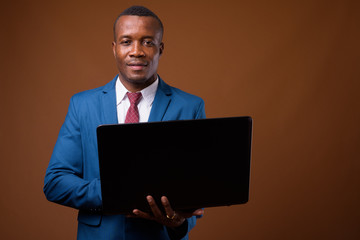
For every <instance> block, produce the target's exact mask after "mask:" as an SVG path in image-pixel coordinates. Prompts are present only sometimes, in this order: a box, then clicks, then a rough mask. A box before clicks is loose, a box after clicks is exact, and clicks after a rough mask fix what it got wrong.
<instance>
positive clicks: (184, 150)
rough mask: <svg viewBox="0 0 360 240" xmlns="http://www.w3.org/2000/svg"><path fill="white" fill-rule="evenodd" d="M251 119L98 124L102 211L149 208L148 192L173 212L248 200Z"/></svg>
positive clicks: (159, 204) (115, 211)
mask: <svg viewBox="0 0 360 240" xmlns="http://www.w3.org/2000/svg"><path fill="white" fill-rule="evenodd" d="M251 138H252V118H251V117H231V118H212V119H197V120H177V121H166V122H148V123H132V124H114V125H101V126H99V127H98V128H97V139H98V152H99V166H100V179H101V192H102V201H103V213H104V214H127V213H131V212H132V210H133V209H140V210H142V211H146V212H150V207H149V205H148V203H147V201H146V196H148V195H151V196H153V197H154V199H155V201H156V202H157V204H158V206H159V207H161V201H160V198H161V196H167V198H168V199H169V202H170V204H171V206H172V208H173V209H174V210H175V211H191V210H194V209H199V208H207V207H217V206H230V205H234V204H243V203H246V202H247V201H248V199H249V176H250V155H251Z"/></svg>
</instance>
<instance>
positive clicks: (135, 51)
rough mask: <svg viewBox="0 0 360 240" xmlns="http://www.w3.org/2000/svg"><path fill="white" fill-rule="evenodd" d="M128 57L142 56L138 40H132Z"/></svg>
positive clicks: (143, 54) (142, 52)
mask: <svg viewBox="0 0 360 240" xmlns="http://www.w3.org/2000/svg"><path fill="white" fill-rule="evenodd" d="M129 55H130V57H144V56H145V53H144V51H143V49H142V45H141V43H139V42H134V44H133V45H132V48H131V50H130V53H129Z"/></svg>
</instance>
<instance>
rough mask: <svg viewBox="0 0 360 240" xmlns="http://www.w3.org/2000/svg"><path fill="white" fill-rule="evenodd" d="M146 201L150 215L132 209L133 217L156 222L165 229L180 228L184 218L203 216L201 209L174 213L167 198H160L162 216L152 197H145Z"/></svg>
mask: <svg viewBox="0 0 360 240" xmlns="http://www.w3.org/2000/svg"><path fill="white" fill-rule="evenodd" d="M146 200H147V201H148V203H149V206H150V208H151V211H152V214H149V213H146V212H143V211H140V210H139V209H134V210H133V214H134V216H135V217H139V218H145V219H149V220H153V221H156V222H158V223H160V224H162V225H165V226H167V227H171V228H176V227H179V226H181V224H183V223H184V222H185V220H186V218H189V217H192V216H201V215H203V214H204V210H203V209H197V210H195V211H193V212H175V211H174V210H173V209H172V208H171V205H170V202H169V200H168V199H167V197H165V196H162V197H161V203H162V205H163V207H164V209H165V214H163V213H162V212H161V211H160V209H159V207H158V206H157V204H156V202H155V200H154V198H153V197H152V196H150V195H149V196H147V197H146Z"/></svg>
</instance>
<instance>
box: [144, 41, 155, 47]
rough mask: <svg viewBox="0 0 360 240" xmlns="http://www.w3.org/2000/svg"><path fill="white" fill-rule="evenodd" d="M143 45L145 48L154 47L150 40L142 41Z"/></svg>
mask: <svg viewBox="0 0 360 240" xmlns="http://www.w3.org/2000/svg"><path fill="white" fill-rule="evenodd" d="M144 45H145V46H147V47H151V46H153V45H154V42H153V41H151V40H144Z"/></svg>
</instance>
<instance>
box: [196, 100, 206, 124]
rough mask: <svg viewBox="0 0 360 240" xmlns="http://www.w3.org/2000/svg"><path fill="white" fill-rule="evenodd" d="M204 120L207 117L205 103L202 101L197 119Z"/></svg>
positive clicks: (197, 112)
mask: <svg viewBox="0 0 360 240" xmlns="http://www.w3.org/2000/svg"><path fill="white" fill-rule="evenodd" d="M203 118H206V115H205V103H204V100H202V99H201V101H200V104H199V107H198V109H197V111H196V116H195V119H203Z"/></svg>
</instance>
